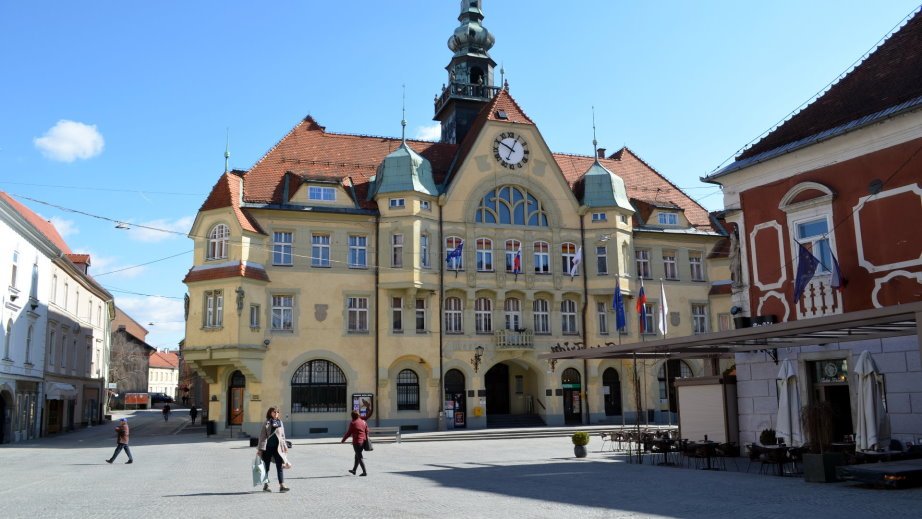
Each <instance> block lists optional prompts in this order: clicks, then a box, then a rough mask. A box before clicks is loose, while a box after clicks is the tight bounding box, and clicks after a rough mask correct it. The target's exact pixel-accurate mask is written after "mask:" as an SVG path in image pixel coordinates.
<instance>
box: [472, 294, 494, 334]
mask: <svg viewBox="0 0 922 519" xmlns="http://www.w3.org/2000/svg"><path fill="white" fill-rule="evenodd" d="M474 321H475V322H476V324H477V330H476V331H477V333H493V301H491V300H489V299H487V298H485V297H480V298H477V300H476V301H474Z"/></svg>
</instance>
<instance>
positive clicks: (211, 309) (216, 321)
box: [203, 290, 224, 328]
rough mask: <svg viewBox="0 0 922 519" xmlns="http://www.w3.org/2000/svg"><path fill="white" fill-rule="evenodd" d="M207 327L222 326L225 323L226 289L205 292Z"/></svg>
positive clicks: (205, 324)
mask: <svg viewBox="0 0 922 519" xmlns="http://www.w3.org/2000/svg"><path fill="white" fill-rule="evenodd" d="M204 317H205V322H204V323H203V325H204V327H205V328H220V327H221V326H222V325H223V324H224V291H223V290H208V291H206V292H205V316H204Z"/></svg>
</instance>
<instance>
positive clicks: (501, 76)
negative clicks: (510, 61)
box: [499, 64, 506, 85]
mask: <svg viewBox="0 0 922 519" xmlns="http://www.w3.org/2000/svg"><path fill="white" fill-rule="evenodd" d="M499 84H500V85H504V84H506V65H505V64H500V66H499Z"/></svg>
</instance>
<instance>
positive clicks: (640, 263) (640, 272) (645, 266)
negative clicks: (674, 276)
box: [634, 250, 653, 279]
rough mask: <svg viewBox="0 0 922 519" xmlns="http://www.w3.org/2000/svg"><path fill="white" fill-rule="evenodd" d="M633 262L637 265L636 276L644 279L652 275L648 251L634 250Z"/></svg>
mask: <svg viewBox="0 0 922 519" xmlns="http://www.w3.org/2000/svg"><path fill="white" fill-rule="evenodd" d="M634 263H635V264H636V265H637V277H639V278H644V279H651V278H652V277H653V276H652V275H651V273H650V251H648V250H635V251H634Z"/></svg>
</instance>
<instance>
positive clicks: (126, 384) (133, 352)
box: [109, 306, 157, 408]
mask: <svg viewBox="0 0 922 519" xmlns="http://www.w3.org/2000/svg"><path fill="white" fill-rule="evenodd" d="M111 330H112V331H111V337H112V340H111V344H112V347H111V349H110V353H109V403H110V406H115V407H118V408H123V406H124V395H125V394H126V393H146V392H147V391H148V376H149V373H150V357H151V355H152V354H153V353H154V352H156V351H157V349H156V348H154V347H153V346H151V345H150V344H147V342H146V341H147V333H148V331H147V329H146V328H144V327H143V326H141V325H140V324H139V323H138V322H137V321H135V320H134V319H132V318H131V316H130V315H128V314H126V313H125V312H124V311H123V310H122V309H121V308H119V307H117V306H116V307H115V318H114V319H113V320H112V325H111ZM113 386H114V387H113Z"/></svg>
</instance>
